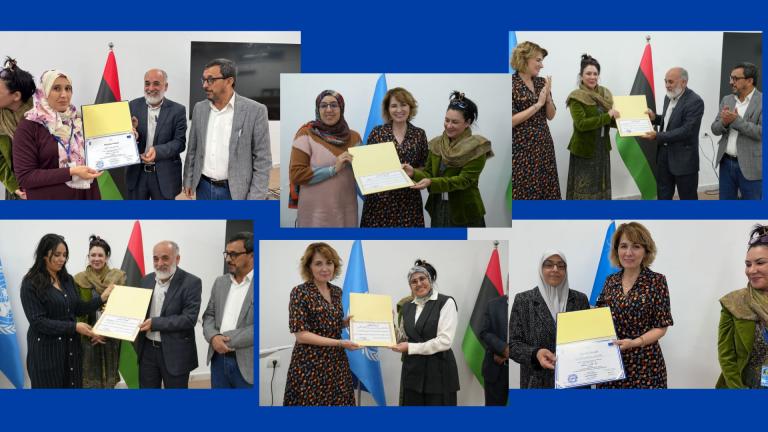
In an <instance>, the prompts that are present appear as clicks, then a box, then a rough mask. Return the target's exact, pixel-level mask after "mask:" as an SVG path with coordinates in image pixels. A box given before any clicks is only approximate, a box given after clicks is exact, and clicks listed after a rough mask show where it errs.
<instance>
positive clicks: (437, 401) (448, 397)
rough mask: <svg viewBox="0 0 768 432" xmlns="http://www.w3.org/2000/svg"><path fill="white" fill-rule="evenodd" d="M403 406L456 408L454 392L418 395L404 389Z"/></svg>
mask: <svg viewBox="0 0 768 432" xmlns="http://www.w3.org/2000/svg"><path fill="white" fill-rule="evenodd" d="M403 406H456V392H447V393H420V392H416V391H413V390H408V389H405V390H404V391H403Z"/></svg>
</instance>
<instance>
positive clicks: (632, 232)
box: [610, 222, 656, 268]
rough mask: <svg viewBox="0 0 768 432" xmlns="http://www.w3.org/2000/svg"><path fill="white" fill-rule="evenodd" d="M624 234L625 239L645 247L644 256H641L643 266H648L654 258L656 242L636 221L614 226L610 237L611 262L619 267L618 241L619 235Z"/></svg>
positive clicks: (619, 239) (619, 240) (619, 241)
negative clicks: (614, 229)
mask: <svg viewBox="0 0 768 432" xmlns="http://www.w3.org/2000/svg"><path fill="white" fill-rule="evenodd" d="M622 236H626V237H627V240H629V241H631V242H632V243H637V244H639V245H642V246H643V248H644V249H645V256H643V262H642V263H641V264H642V266H643V267H650V265H651V264H652V263H653V260H655V259H656V242H654V241H653V237H651V233H650V231H648V228H646V227H644V226H643V225H642V224H639V223H637V222H629V223H623V224H621V225H619V227H618V228H616V232H615V233H613V237H612V238H611V257H610V258H611V264H613V265H614V266H616V267H620V268H623V267H621V261H619V243H621V237H622Z"/></svg>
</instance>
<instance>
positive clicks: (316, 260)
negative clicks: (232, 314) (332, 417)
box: [283, 243, 360, 406]
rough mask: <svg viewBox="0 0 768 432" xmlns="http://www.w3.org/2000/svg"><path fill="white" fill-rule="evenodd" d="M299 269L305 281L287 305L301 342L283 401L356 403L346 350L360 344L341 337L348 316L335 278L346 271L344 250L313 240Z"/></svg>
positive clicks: (357, 346)
mask: <svg viewBox="0 0 768 432" xmlns="http://www.w3.org/2000/svg"><path fill="white" fill-rule="evenodd" d="M300 270H301V277H302V278H303V279H304V283H303V284H301V285H299V286H296V287H294V288H293V290H292V291H291V302H290V304H289V305H288V314H289V322H288V326H289V327H290V330H291V333H293V335H294V336H295V337H296V344H295V345H294V347H293V354H292V355H291V364H290V366H289V367H288V378H287V381H286V384H285V395H284V398H283V405H286V406H288V405H298V406H308V405H314V406H317V405H320V406H329V405H347V406H350V405H355V393H354V388H353V386H352V371H351V370H350V369H349V360H347V354H346V352H344V350H345V349H349V350H355V349H359V348H360V346H359V345H357V344H355V343H353V342H352V341H349V340H346V339H342V338H341V330H342V328H343V327H346V326H348V325H349V320H348V319H345V318H344V309H343V308H342V306H341V288H339V287H337V286H336V285H333V284H331V283H330V281H331V280H333V279H335V278H336V277H338V276H339V274H340V273H341V260H340V259H339V254H338V253H337V252H336V250H334V249H333V248H332V247H330V246H329V245H327V244H326V243H312V244H310V245H309V246H307V249H306V250H305V251H304V256H303V257H302V258H301V264H300Z"/></svg>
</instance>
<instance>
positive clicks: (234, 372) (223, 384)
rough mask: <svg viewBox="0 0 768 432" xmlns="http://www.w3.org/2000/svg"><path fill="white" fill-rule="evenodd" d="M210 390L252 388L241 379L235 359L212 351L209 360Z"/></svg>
mask: <svg viewBox="0 0 768 432" xmlns="http://www.w3.org/2000/svg"><path fill="white" fill-rule="evenodd" d="M211 388H253V385H252V384H248V381H246V380H245V378H243V375H242V374H241V373H240V369H239V368H238V367H237V359H236V358H234V357H228V356H225V355H221V354H219V353H217V352H215V351H214V353H213V358H211Z"/></svg>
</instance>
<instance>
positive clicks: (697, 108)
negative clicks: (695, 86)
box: [643, 67, 704, 200]
mask: <svg viewBox="0 0 768 432" xmlns="http://www.w3.org/2000/svg"><path fill="white" fill-rule="evenodd" d="M664 85H665V86H666V88H667V95H666V96H665V97H664V113H663V114H662V115H661V116H658V115H656V113H654V112H651V111H650V110H649V112H648V115H649V116H650V118H651V121H652V122H653V123H654V124H656V125H658V126H659V131H658V132H656V131H651V132H648V133H646V134H645V135H643V138H646V139H650V140H656V142H657V144H658V154H657V155H656V185H657V191H658V199H660V200H671V199H672V197H673V196H674V195H675V186H677V194H678V196H679V197H680V199H681V200H695V199H698V192H697V189H698V186H699V131H700V129H701V117H702V116H703V115H704V101H703V100H701V97H699V95H697V94H696V93H695V92H694V91H693V90H691V89H689V88H688V71H686V70H685V69H683V68H681V67H674V68H672V69H670V70H669V71H667V74H666V75H665V76H664Z"/></svg>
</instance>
